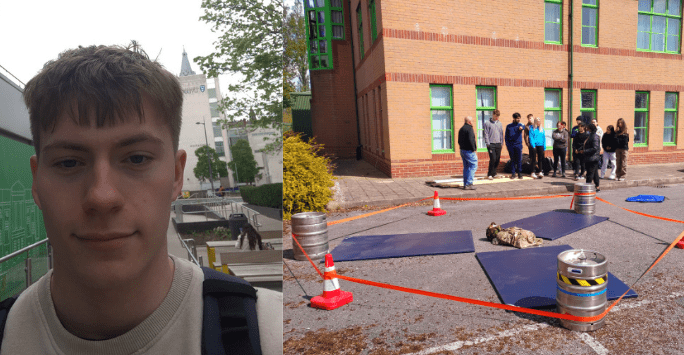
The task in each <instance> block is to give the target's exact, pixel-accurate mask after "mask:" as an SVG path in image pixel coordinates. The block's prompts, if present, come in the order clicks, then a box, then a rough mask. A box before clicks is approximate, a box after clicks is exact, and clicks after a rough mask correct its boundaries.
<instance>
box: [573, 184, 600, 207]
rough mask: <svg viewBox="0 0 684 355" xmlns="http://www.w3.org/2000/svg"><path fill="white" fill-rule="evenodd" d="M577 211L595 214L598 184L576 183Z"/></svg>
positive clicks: (575, 203)
mask: <svg viewBox="0 0 684 355" xmlns="http://www.w3.org/2000/svg"><path fill="white" fill-rule="evenodd" d="M574 199H575V202H574V206H575V212H577V213H580V214H594V212H596V186H594V184H587V183H577V184H575V196H574Z"/></svg>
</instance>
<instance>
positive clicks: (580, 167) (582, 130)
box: [572, 120, 589, 181]
mask: <svg viewBox="0 0 684 355" xmlns="http://www.w3.org/2000/svg"><path fill="white" fill-rule="evenodd" d="M577 130H578V132H577V135H575V138H574V139H573V140H572V152H573V154H574V156H573V158H572V162H573V165H574V169H575V181H577V180H579V179H581V178H583V177H584V172H585V170H586V167H585V164H584V159H583V158H584V157H583V156H582V154H581V153H579V151H580V150H582V146H583V145H584V141H586V140H587V137H588V136H589V135H588V134H587V126H586V125H585V124H584V122H583V121H581V120H580V122H579V124H578V125H577Z"/></svg>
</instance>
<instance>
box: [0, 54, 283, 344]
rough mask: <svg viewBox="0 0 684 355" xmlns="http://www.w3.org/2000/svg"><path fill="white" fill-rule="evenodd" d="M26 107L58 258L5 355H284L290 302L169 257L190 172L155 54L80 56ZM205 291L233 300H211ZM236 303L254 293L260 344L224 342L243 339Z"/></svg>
mask: <svg viewBox="0 0 684 355" xmlns="http://www.w3.org/2000/svg"><path fill="white" fill-rule="evenodd" d="M23 96H24V102H25V104H26V106H27V108H28V112H29V120H30V123H31V135H32V137H33V145H34V148H35V152H36V154H35V155H33V156H32V157H31V158H30V161H29V162H27V163H29V165H30V169H31V173H32V176H33V182H32V186H31V193H32V196H33V200H34V202H35V203H36V205H37V206H38V208H39V209H40V210H41V211H42V216H43V223H44V224H45V231H46V234H47V238H48V240H49V241H50V244H51V245H52V248H53V254H54V257H53V268H52V269H50V270H49V271H48V272H47V273H46V274H45V275H44V276H43V277H41V278H40V279H39V280H38V281H36V282H35V283H34V284H32V285H31V286H30V287H28V288H27V289H26V290H24V291H23V292H22V293H21V295H20V296H19V297H18V298H17V299H16V301H15V302H14V304H9V305H11V308H10V309H9V313H8V315H7V318H6V325H5V331H4V335H3V337H2V349H1V350H0V353H1V354H3V355H4V354H112V353H121V354H134V353H135V354H142V353H145V354H200V353H202V350H203V349H204V348H205V345H207V346H208V348H207V349H209V348H212V350H211V352H212V353H213V352H214V351H215V350H214V349H213V348H214V347H215V346H221V343H222V342H223V344H222V346H224V347H226V348H231V347H232V345H234V346H236V347H238V348H239V347H247V348H250V349H243V350H255V351H256V350H258V347H259V346H261V350H262V352H263V353H264V354H266V353H269V354H282V351H283V350H282V349H283V344H282V343H283V338H282V324H283V320H282V307H283V304H282V297H283V296H282V293H280V292H275V291H271V290H268V289H258V297H257V296H256V290H254V289H253V288H252V286H250V285H249V283H247V282H244V280H239V279H236V278H235V277H230V276H229V275H218V276H220V277H221V278H219V277H214V276H216V275H217V274H218V273H215V272H214V271H213V270H208V269H202V268H200V267H199V266H197V265H195V264H193V263H191V262H189V261H188V260H186V259H184V258H179V257H176V256H174V255H169V252H168V246H167V236H166V233H167V229H168V226H169V218H170V213H171V211H170V208H169V206H171V203H172V202H173V201H174V200H175V199H176V198H177V196H178V195H179V194H180V192H181V190H182V188H183V180H184V179H183V176H184V175H183V174H184V173H183V172H184V169H185V163H186V159H187V154H186V152H185V151H184V150H182V149H178V144H179V143H178V142H179V136H180V130H181V126H182V125H181V117H182V109H181V108H182V104H183V92H182V88H181V86H180V83H179V82H178V79H177V78H176V77H175V76H174V75H173V74H171V73H169V72H168V71H166V70H165V69H164V68H163V67H162V66H161V65H160V64H159V63H158V62H155V61H152V60H150V59H149V58H148V57H147V55H146V54H144V52H139V51H137V50H136V51H132V50H129V49H127V48H122V47H116V46H111V47H106V46H89V47H79V48H77V49H71V50H67V51H65V52H62V53H61V54H60V55H59V57H58V58H57V59H56V60H54V61H50V62H48V63H47V64H46V65H45V66H44V67H43V68H42V69H41V71H40V72H39V73H38V74H37V75H36V76H35V77H34V78H33V79H31V80H30V81H29V82H28V83H27V84H26V87H25V89H24V92H23ZM228 280H234V281H232V282H231V281H228ZM205 281H211V282H209V283H205ZM206 285H210V286H212V285H213V286H212V287H214V290H215V291H217V292H216V293H213V294H216V295H217V296H220V297H221V298H220V299H219V297H213V296H211V295H206V296H205V295H203V290H208V288H207V289H205V288H204V286H206ZM224 287H225V288H224ZM222 289H223V290H225V291H221V290H222ZM243 291H244V292H243ZM229 292H231V293H229ZM232 292H237V293H236V295H239V294H240V293H244V294H245V297H239V296H236V297H238V298H236V299H234V301H239V302H241V303H242V305H243V306H244V307H242V308H244V309H243V310H241V312H246V315H247V317H243V318H242V321H245V323H244V326H245V327H249V328H252V329H254V328H253V326H256V324H255V323H258V332H257V333H254V332H252V331H250V332H249V333H250V334H251V335H255V334H260V336H259V337H257V338H251V339H254V340H255V341H254V342H244V340H243V338H240V339H235V338H233V337H230V336H228V337H225V338H222V339H221V338H219V340H218V342H216V340H217V339H216V337H213V335H212V334H215V333H213V332H214V331H217V332H219V334H220V332H227V331H232V330H238V329H239V328H238V327H228V328H226V329H223V328H224V325H222V324H223V323H225V322H226V319H225V317H224V319H223V320H221V317H220V315H219V312H218V307H219V306H225V305H226V302H224V301H223V299H224V297H231V298H232V297H233V296H231V294H232ZM227 293H228V294H227ZM247 295H250V296H247ZM205 299H206V300H208V302H205ZM243 301H244V302H243ZM254 302H256V310H255V309H254ZM217 303H218V306H217ZM250 303H251V304H250ZM2 304H3V307H7V306H9V305H8V303H6V302H2ZM205 306H206V307H205ZM240 308H241V307H238V309H240ZM213 310H215V311H213ZM255 313H256V314H255ZM253 320H255V321H256V322H253ZM221 321H223V323H221ZM204 324H208V325H209V327H204V326H203V325H204ZM238 324H240V323H238ZM241 325H242V324H241ZM225 326H228V325H227V324H225ZM205 331H206V332H205ZM238 334H240V335H243V334H244V336H247V335H246V332H245V333H238ZM207 337H209V338H210V341H205V340H207ZM231 338H232V339H233V340H237V342H238V343H239V344H237V343H234V342H231V341H230V340H231ZM231 344H232V345H231Z"/></svg>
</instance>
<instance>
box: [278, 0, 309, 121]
mask: <svg viewBox="0 0 684 355" xmlns="http://www.w3.org/2000/svg"><path fill="white" fill-rule="evenodd" d="M291 10H292V11H289V9H288V8H287V7H284V8H283V18H284V19H285V24H284V26H283V40H284V46H283V103H284V106H285V107H290V105H289V104H290V93H291V92H294V91H295V90H297V88H299V90H298V91H307V90H309V62H308V54H307V51H306V27H305V26H306V21H305V20H306V19H305V18H304V7H303V6H302V2H301V1H300V0H295V3H294V6H293V7H292V9H291ZM297 84H299V85H297Z"/></svg>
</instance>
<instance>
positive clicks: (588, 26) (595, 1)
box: [582, 0, 599, 47]
mask: <svg viewBox="0 0 684 355" xmlns="http://www.w3.org/2000/svg"><path fill="white" fill-rule="evenodd" d="M598 7H599V0H582V46H585V47H598V23H599V21H598V15H599V8H598Z"/></svg>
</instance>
